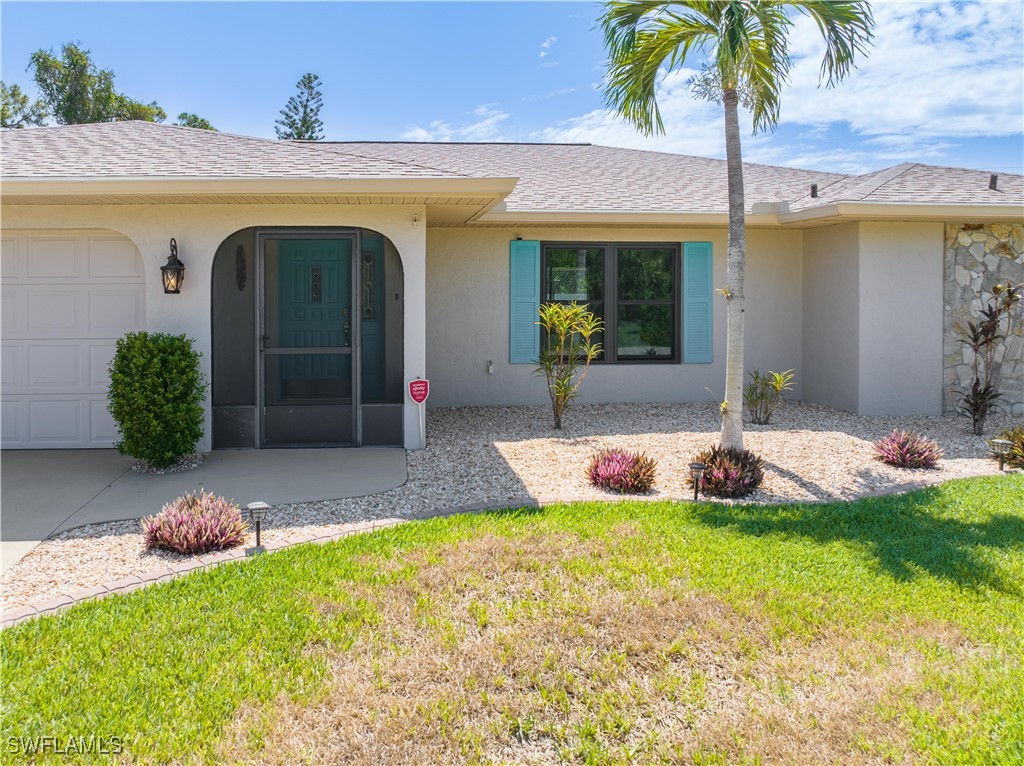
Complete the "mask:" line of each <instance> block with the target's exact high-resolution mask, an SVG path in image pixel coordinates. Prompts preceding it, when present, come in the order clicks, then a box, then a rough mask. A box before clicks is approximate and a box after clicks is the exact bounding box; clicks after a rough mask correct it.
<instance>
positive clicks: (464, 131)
mask: <svg viewBox="0 0 1024 766" xmlns="http://www.w3.org/2000/svg"><path fill="white" fill-rule="evenodd" d="M494 107H495V105H494V104H481V105H480V106H478V107H476V108H475V109H474V110H473V111H472V112H470V115H471V117H472V118H473V119H471V120H469V121H468V122H465V123H464V124H461V125H452V124H451V123H448V122H445V121H444V120H434V121H433V122H431V123H429V125H427V127H423V126H421V125H414V126H413V127H410V128H408V129H407V130H405V131H404V132H403V133H401V134H400V135H399V138H401V139H402V140H405V141H507V140H509V139H507V138H505V137H504V136H502V135H501V131H500V126H501V123H503V122H504V121H505V120H507V119H508V113H507V112H503V111H501V110H500V109H496V108H494Z"/></svg>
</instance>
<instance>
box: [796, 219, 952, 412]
mask: <svg viewBox="0 0 1024 766" xmlns="http://www.w3.org/2000/svg"><path fill="white" fill-rule="evenodd" d="M942 241H943V224H941V223H881V222H870V221H868V222H860V223H849V224H840V225H836V226H826V227H822V228H818V229H809V230H807V231H805V232H804V263H803V269H804V270H803V274H804V281H803V288H804V289H803V295H804V313H803V367H804V370H805V373H804V378H805V379H804V392H803V393H804V399H806V400H807V401H811V402H817V403H820V404H825V405H828V406H830V407H836V408H838V409H842V410H848V411H850V412H856V413H859V414H861V415H940V414H942Z"/></svg>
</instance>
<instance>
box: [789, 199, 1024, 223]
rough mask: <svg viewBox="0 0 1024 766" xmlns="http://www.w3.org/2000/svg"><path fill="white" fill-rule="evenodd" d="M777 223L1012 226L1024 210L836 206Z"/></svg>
mask: <svg viewBox="0 0 1024 766" xmlns="http://www.w3.org/2000/svg"><path fill="white" fill-rule="evenodd" d="M778 220H779V223H781V224H782V225H783V226H798V225H800V224H802V223H827V222H829V221H832V220H834V221H841V220H861V221H863V220H878V221H950V220H955V221H963V222H967V223H971V222H996V223H999V222H1008V223H1013V222H1019V221H1024V206H1022V205H1013V204H1010V205H992V204H970V203H948V202H944V203H924V202H833V203H829V204H826V205H817V206H815V207H811V208H806V209H804V210H796V211H791V212H788V213H782V214H780V215H779V216H778Z"/></svg>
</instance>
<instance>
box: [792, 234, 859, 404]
mask: <svg viewBox="0 0 1024 766" xmlns="http://www.w3.org/2000/svg"><path fill="white" fill-rule="evenodd" d="M857 226H858V225H857V224H855V223H850V224H840V225H837V226H825V227H822V228H820V229H808V230H807V231H805V232H804V256H803V306H804V311H803V318H802V327H803V361H802V365H801V366H802V369H803V382H804V385H803V398H804V399H805V400H806V401H809V402H816V403H818V404H825V405H828V406H829V407H835V408H836V409H840V410H847V411H850V412H856V411H857V406H858V401H859V383H860V378H859V373H858V369H857V366H858V359H859V356H860V341H859V337H860V328H859V325H858V301H859V285H860V274H859V263H858V261H859V256H858V247H859V232H858V228H857Z"/></svg>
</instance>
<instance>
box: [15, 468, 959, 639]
mask: <svg viewBox="0 0 1024 766" xmlns="http://www.w3.org/2000/svg"><path fill="white" fill-rule="evenodd" d="M944 481H946V479H930V478H924V479H920V480H918V481H912V482H907V483H905V484H896V485H893V486H891V487H886V488H885V489H880V490H872V491H870V492H862V493H859V494H858V495H856V496H855V497H854V498H852V500H860V499H863V498H867V497H881V496H883V495H899V494H903V493H905V492H912V491H914V490H917V489H924V488H926V487H931V486H935V485H937V484H942V483H943V482H944ZM622 499H624V500H636V499H646V500H651V501H664V502H692V501H693V498H692V497H690V496H686V497H667V496H665V495H658V496H656V497H649V498H637V497H636V496H630V497H623V498H622ZM563 502H564V503H568V502H575V501H572V500H560V499H557V498H532V497H527V498H518V499H517V498H511V499H509V500H505V501H502V502H500V503H477V504H472V505H456V506H452V507H450V508H443V509H441V510H436V511H424V512H422V513H414V514H410V515H409V516H408V517H406V518H401V519H398V518H394V519H381V520H379V521H364V522H357V523H355V524H350V525H348V526H347V527H346V528H345V529H343V530H341V531H338V532H324V533H323V534H316V533H310V534H306V535H298V536H296V537H289V538H285V539H282V540H277V541H275V542H272V543H267V545H266V546H265V547H266V549H267V553H270V552H272V551H277V550H281V549H282V548H288V547H291V546H293V545H300V544H302V543H329V542H332V541H333V540H341V539H342V538H345V537H351V536H352V535H359V534H364V533H366V532H373V531H375V530H378V529H387V528H389V527H394V526H397V525H399V524H404V523H405V522H407V521H422V520H425V519H431V518H440V517H444V516H455V515H457V514H460V513H481V512H483V511H500V510H505V509H508V508H524V507H526V508H541V507H543V506H545V505H554V504H556V503H563ZM799 502H801V503H808V502H811V503H833V502H836V501H835V500H813V501H806V500H801V501H799ZM776 505H777V504H776ZM245 557H246V556H245V550H244V548H243V547H238V548H234V549H233V550H230V551H221V552H219V553H211V554H208V555H205V556H197V557H196V558H193V559H189V560H188V561H181V562H178V563H175V564H169V565H167V566H166V567H162V568H160V569H154V570H151V571H149V572H143V573H142V574H140V575H131V576H129V577H125V578H122V579H120V580H114V581H113V582H109V583H104V584H102V585H94V586H93V587H91V588H85V589H84V590H79V591H75V592H74V593H71V594H69V595H66V596H57V597H56V598H51V599H49V600H47V601H41V602H39V603H37V604H29V605H28V606H21V607H18V608H16V609H10V610H5V611H4V613H3V616H2V619H0V629H3V628H8V627H10V626H12V625H16V624H18V623H19V622H24V621H25V620H31V619H32V618H34V617H40V616H42V615H47V614H54V613H56V612H60V611H62V610H64V609H67V608H68V607H69V606H74V605H75V604H78V603H81V602H83V601H91V600H92V599H98V598H104V597H105V596H109V595H111V594H114V593H130V592H132V591H133V590H138V589H139V588H142V587H144V586H146V585H152V584H153V583H158V582H167V581H168V580H173V579H174V578H175V577H180V576H182V575H185V574H189V573H190V572H194V571H197V570H199V569H208V568H211V567H215V566H220V565H221V564H227V563H230V562H232V561H240V560H242V559H244V558H245Z"/></svg>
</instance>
